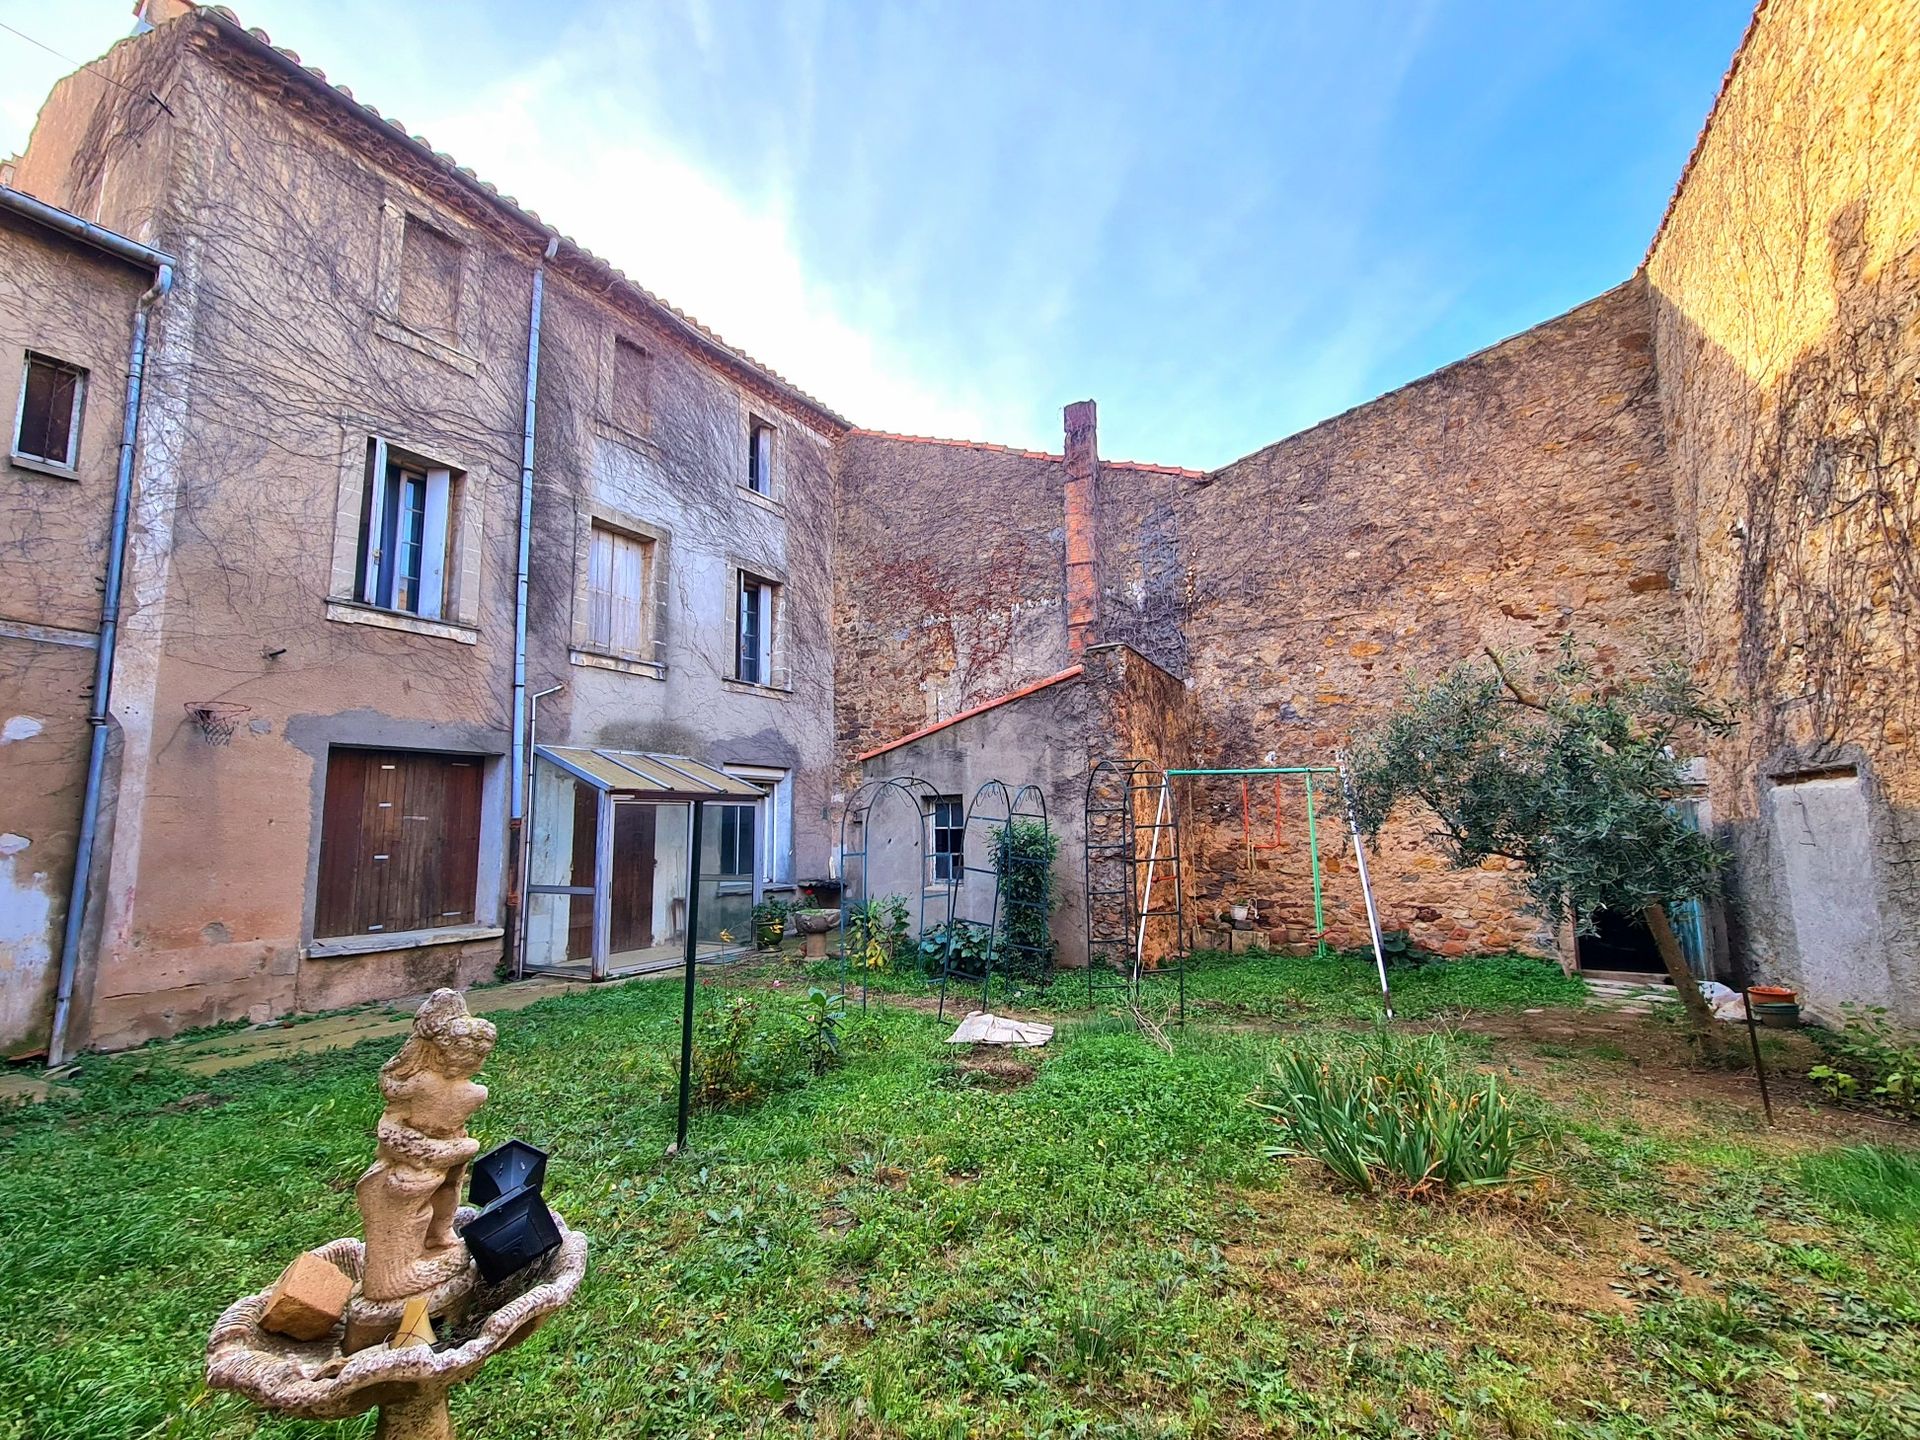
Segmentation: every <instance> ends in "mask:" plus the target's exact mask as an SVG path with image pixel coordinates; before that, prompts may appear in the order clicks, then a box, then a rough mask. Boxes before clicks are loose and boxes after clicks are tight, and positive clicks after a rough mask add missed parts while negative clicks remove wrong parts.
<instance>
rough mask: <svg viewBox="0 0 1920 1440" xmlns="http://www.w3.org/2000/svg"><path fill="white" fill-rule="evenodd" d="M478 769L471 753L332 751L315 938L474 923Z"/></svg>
mask: <svg viewBox="0 0 1920 1440" xmlns="http://www.w3.org/2000/svg"><path fill="white" fill-rule="evenodd" d="M480 768H481V762H480V760H479V759H477V758H475V757H472V756H457V755H429V754H421V753H419V752H417V751H405V750H348V749H338V748H336V749H334V750H332V751H330V752H329V753H328V755H327V786H326V799H325V802H324V805H323V808H322V811H321V820H320V884H319V891H318V894H317V895H316V897H315V902H314V913H313V933H314V936H315V938H316V939H318V938H325V937H330V936H346V935H382V934H395V933H398V932H402V931H410V930H434V929H440V928H443V927H445V926H449V925H470V924H472V923H473V920H474V913H473V907H474V888H475V882H476V879H477V876H478V874H479V861H480Z"/></svg>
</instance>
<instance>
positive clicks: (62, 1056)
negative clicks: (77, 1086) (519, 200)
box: [9, 197, 173, 1067]
mask: <svg viewBox="0 0 1920 1440" xmlns="http://www.w3.org/2000/svg"><path fill="white" fill-rule="evenodd" d="M9 199H11V197H9ZM59 213H62V214H64V212H59ZM69 218H74V217H69ZM77 223H78V224H79V225H82V226H85V227H86V228H85V230H84V231H76V232H75V233H76V234H78V235H80V237H81V238H84V239H88V240H90V241H94V243H98V241H97V239H96V237H95V236H94V235H93V234H91V233H88V232H92V231H94V230H96V229H97V228H98V227H95V226H91V225H87V223H86V222H85V221H78V222H77ZM62 228H67V227H64V226H63V227H62ZM115 238H116V239H119V238H120V237H115ZM116 253H125V252H124V251H117V252H116ZM147 255H148V257H151V261H152V263H154V264H155V271H154V278H153V285H152V287H151V288H150V289H149V290H147V292H146V293H145V294H143V295H142V296H141V297H140V301H139V304H138V305H137V306H136V307H135V308H134V312H133V344H132V347H131V349H130V350H129V352H128V356H127V405H126V413H125V415H124V416H123V418H122V420H121V425H120V459H119V464H118V466H117V467H116V469H115V471H114V477H113V523H112V527H111V529H110V530H109V532H108V537H107V578H106V587H105V593H104V594H103V595H102V596H101V600H100V641H99V645H98V647H97V649H96V651H95V655H94V664H93V703H92V706H91V708H90V709H89V710H88V712H87V725H88V726H89V727H90V729H91V732H92V733H91V735H90V737H89V741H88V747H87V780H86V789H85V791H84V792H83V794H82V797H81V801H80V838H79V841H78V843H76V845H75V846H74V852H73V885H72V888H71V889H70V890H69V892H68V895H67V923H66V930H65V933H64V934H63V936H62V937H61V941H60V978H59V982H58V985H57V988H56V989H55V991H54V999H53V1032H52V1034H51V1035H50V1036H49V1038H48V1040H47V1064H48V1066H49V1067H52V1066H55V1065H64V1064H66V1062H67V1061H68V1060H69V1059H70V1058H71V1056H70V1054H69V1052H68V1049H67V1030H68V1027H69V1025H70V1023H71V1021H72V1017H73V987H74V980H75V977H76V976H77V975H78V974H79V971H80V937H81V932H82V931H83V930H84V929H85V927H86V920H87V902H88V899H89V897H90V895H91V892H92V884H91V880H92V870H93V850H94V842H95V840H96V839H97V838H98V835H99V829H100V790H101V782H102V779H103V778H104V776H105V774H106V768H107V738H108V737H107V729H108V726H109V724H110V723H111V721H112V714H111V705H112V699H113V692H112V686H113V659H114V653H115V651H116V650H117V649H118V646H119V640H120V587H121V581H122V579H123V577H124V575H125V573H126V563H127V528H128V522H129V518H130V516H131V514H132V510H133V454H134V448H135V445H136V443H137V441H138V439H139V431H140V396H141V392H142V391H143V390H144V389H145V386H146V372H147V322H148V318H149V317H150V315H151V314H152V312H153V307H154V306H155V305H156V304H158V303H159V302H160V301H161V299H163V298H164V297H165V296H166V294H167V292H168V291H169V290H171V289H172V288H173V261H172V260H171V259H170V258H168V257H165V256H162V255H160V254H159V252H157V251H149V252H147Z"/></svg>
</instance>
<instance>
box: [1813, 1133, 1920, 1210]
mask: <svg viewBox="0 0 1920 1440" xmlns="http://www.w3.org/2000/svg"><path fill="white" fill-rule="evenodd" d="M1799 1168H1800V1183H1801V1185H1803V1186H1804V1187H1805V1188H1806V1190H1807V1193H1808V1194H1810V1195H1812V1196H1814V1197H1815V1198H1816V1199H1820V1200H1824V1201H1826V1202H1827V1204H1829V1205H1831V1206H1833V1207H1834V1208H1835V1209H1836V1210H1845V1211H1848V1212H1850V1213H1852V1214H1855V1215H1866V1216H1869V1217H1870V1218H1872V1219H1875V1220H1885V1221H1890V1222H1894V1223H1906V1224H1920V1154H1916V1153H1915V1152H1914V1151H1911V1150H1895V1149H1891V1148H1889V1147H1887V1146H1882V1145H1849V1146H1846V1147H1845V1148H1843V1149H1839V1150H1826V1151H1823V1152H1821V1153H1820V1154H1818V1155H1808V1156H1805V1157H1803V1158H1802V1159H1801V1161H1800V1167H1799Z"/></svg>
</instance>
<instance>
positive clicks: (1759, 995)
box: [1747, 985, 1800, 1005]
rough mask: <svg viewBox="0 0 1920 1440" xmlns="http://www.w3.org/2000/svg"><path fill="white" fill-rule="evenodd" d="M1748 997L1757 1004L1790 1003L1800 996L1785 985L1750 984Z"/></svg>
mask: <svg viewBox="0 0 1920 1440" xmlns="http://www.w3.org/2000/svg"><path fill="white" fill-rule="evenodd" d="M1747 998H1748V999H1750V1000H1752V1001H1753V1003H1754V1004H1755V1005H1790V1004H1792V1003H1793V1002H1794V1001H1795V1000H1798V999H1799V998H1800V996H1799V993H1798V992H1797V991H1794V990H1791V989H1789V988H1788V987H1787V986H1785V985H1749V986H1748V987H1747Z"/></svg>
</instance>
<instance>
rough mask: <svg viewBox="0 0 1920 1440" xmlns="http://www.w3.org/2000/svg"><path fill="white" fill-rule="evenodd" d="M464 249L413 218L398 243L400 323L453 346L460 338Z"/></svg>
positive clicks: (455, 241)
mask: <svg viewBox="0 0 1920 1440" xmlns="http://www.w3.org/2000/svg"><path fill="white" fill-rule="evenodd" d="M463 256H464V247H462V246H461V244H460V242H459V241H457V240H455V239H454V238H453V237H452V236H450V235H445V234H443V233H441V232H440V231H438V230H436V229H434V228H433V226H431V225H429V224H427V223H426V222H425V221H424V220H421V219H420V218H419V217H417V216H414V215H409V216H407V218H406V228H405V232H404V234H403V235H402V238H401V242H400V308H399V319H400V321H401V323H403V324H405V325H408V326H411V327H412V328H413V329H415V330H418V331H419V332H420V333H421V334H423V335H431V336H432V337H433V338H434V339H436V340H443V341H445V342H447V343H448V344H452V343H453V342H454V341H455V340H456V339H458V335H459V319H460V264H461V260H462V259H463Z"/></svg>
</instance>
